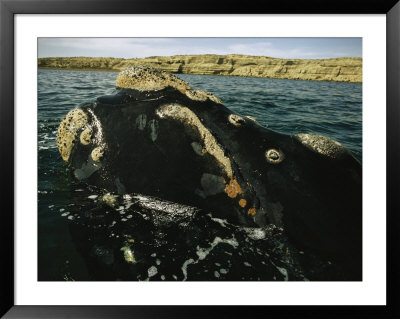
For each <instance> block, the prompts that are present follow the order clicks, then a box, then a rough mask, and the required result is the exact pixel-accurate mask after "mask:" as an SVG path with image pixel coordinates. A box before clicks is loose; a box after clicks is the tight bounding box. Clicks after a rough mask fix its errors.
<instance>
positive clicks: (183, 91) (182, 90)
mask: <svg viewBox="0 0 400 319" xmlns="http://www.w3.org/2000/svg"><path fill="white" fill-rule="evenodd" d="M178 91H179V92H181V93H183V94H185V93H186V90H185V89H183V88H179V89H178Z"/></svg>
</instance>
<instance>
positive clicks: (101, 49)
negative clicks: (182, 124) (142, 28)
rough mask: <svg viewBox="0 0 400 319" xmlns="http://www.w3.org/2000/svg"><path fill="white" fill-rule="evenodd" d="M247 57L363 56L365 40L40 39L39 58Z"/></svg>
mask: <svg viewBox="0 0 400 319" xmlns="http://www.w3.org/2000/svg"><path fill="white" fill-rule="evenodd" d="M184 54H191V55H192V54H221V55H224V54H245V55H257V56H269V57H274V58H282V59H324V58H338V57H362V38H39V39H38V57H39V58H43V57H73V56H75V57H76V56H85V57H114V58H126V59H129V58H144V57H149V56H171V55H184Z"/></svg>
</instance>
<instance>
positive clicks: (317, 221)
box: [56, 65, 362, 280]
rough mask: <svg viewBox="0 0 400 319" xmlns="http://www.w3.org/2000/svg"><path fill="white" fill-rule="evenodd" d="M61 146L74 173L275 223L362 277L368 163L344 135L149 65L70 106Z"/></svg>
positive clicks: (120, 190)
mask: <svg viewBox="0 0 400 319" xmlns="http://www.w3.org/2000/svg"><path fill="white" fill-rule="evenodd" d="M56 142H57V146H58V150H59V153H60V157H61V159H62V160H63V161H64V162H65V165H66V166H67V168H68V170H69V171H70V173H71V175H72V176H73V178H74V179H75V180H77V181H79V182H82V183H86V184H87V185H93V186H96V187H98V188H100V189H104V190H107V191H108V192H111V193H115V194H119V195H123V194H128V193H140V194H145V195H146V196H152V197H154V198H160V199H162V200H166V201H170V202H175V203H180V204H182V205H188V206H190V207H197V208H200V209H201V210H202V211H205V212H211V214H212V215H213V216H216V217H218V218H222V219H226V220H228V221H229V222H232V223H236V224H239V225H246V226H249V227H264V226H266V225H275V226H276V227H279V228H282V229H283V230H284V232H285V234H287V236H288V238H289V239H290V241H291V242H292V243H293V244H294V245H296V246H298V247H300V248H301V249H303V250H310V251H312V252H316V253H318V254H320V255H321V256H326V258H328V259H329V260H333V261H337V262H339V263H345V264H346V265H347V270H346V271H348V272H349V273H351V274H352V276H350V277H351V278H353V279H356V280H361V278H362V271H361V269H362V166H361V163H360V162H359V161H358V160H357V159H356V158H355V157H354V156H353V155H352V153H351V152H350V151H349V150H348V149H347V148H346V147H345V146H343V145H342V144H340V143H339V142H337V141H335V140H333V139H331V138H329V137H325V136H320V135H316V134H313V133H310V132H304V133H302V134H293V135H287V134H282V133H278V132H274V131H272V130H270V129H267V128H265V127H263V126H261V125H260V124H258V122H257V120H256V119H255V118H253V117H251V116H241V115H239V114H236V113H235V112H232V111H231V110H230V109H229V106H228V107H227V106H225V105H224V104H223V102H222V101H221V100H220V99H219V98H218V97H216V96H214V95H213V94H211V93H208V92H205V91H202V90H196V89H194V88H192V87H191V86H190V85H189V84H188V83H186V82H185V81H183V80H182V79H180V78H178V77H176V76H174V75H172V74H170V73H167V72H164V71H159V70H157V69H154V68H151V67H147V66H140V65H138V66H132V67H129V68H127V69H125V70H123V71H121V72H120V73H119V74H118V76H117V78H116V90H115V93H114V94H111V95H105V96H100V97H98V98H97V99H96V100H94V101H89V102H83V103H82V104H81V105H80V106H79V107H76V108H74V109H72V110H71V111H69V112H68V114H66V115H65V117H64V118H63V119H62V120H61V122H60V125H59V127H58V131H57V139H56Z"/></svg>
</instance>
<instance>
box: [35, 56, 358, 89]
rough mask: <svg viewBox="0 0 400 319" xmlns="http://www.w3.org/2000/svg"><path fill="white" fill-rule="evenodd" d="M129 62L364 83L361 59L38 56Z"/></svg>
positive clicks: (85, 62) (79, 62) (66, 62)
mask: <svg viewBox="0 0 400 319" xmlns="http://www.w3.org/2000/svg"><path fill="white" fill-rule="evenodd" d="M130 65H147V66H152V67H154V68H157V69H160V70H163V71H167V72H170V73H187V74H212V75H232V76H249V77H263V78H274V79H295V80H316V81H338V82H359V83H361V82H362V59H361V58H333V59H313V60H305V59H277V58H270V57H266V56H248V55H237V54H230V55H214V54H207V55H175V56H170V57H148V58H143V59H139V58H136V59H122V58H88V57H72V58H59V57H57V58H40V59H38V67H39V68H42V69H67V70H102V71H121V70H123V69H125V68H126V67H128V66H130Z"/></svg>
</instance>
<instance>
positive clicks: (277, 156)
mask: <svg viewBox="0 0 400 319" xmlns="http://www.w3.org/2000/svg"><path fill="white" fill-rule="evenodd" d="M265 158H266V159H267V161H268V162H269V163H272V164H278V163H280V162H282V161H283V159H284V155H283V153H282V152H280V151H278V150H276V149H274V148H271V149H269V150H268V151H266V152H265Z"/></svg>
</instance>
